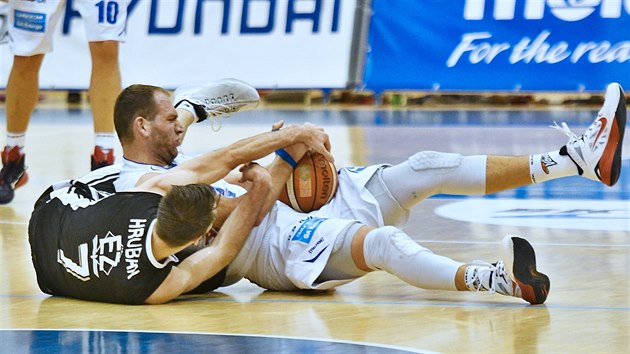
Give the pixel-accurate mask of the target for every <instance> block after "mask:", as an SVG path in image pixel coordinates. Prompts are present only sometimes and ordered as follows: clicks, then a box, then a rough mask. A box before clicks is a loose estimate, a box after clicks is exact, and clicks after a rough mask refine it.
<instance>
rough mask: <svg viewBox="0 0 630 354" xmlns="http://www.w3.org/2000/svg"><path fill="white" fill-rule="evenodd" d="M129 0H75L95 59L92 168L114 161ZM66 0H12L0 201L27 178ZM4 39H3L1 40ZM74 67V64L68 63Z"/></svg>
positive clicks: (91, 92) (9, 198) (7, 199)
mask: <svg viewBox="0 0 630 354" xmlns="http://www.w3.org/2000/svg"><path fill="white" fill-rule="evenodd" d="M129 2H130V0H108V1H102V0H75V1H74V2H73V4H74V7H75V8H76V10H77V11H78V12H79V13H80V14H81V18H82V21H83V23H84V26H85V33H86V36H87V41H88V44H89V49H90V56H91V62H92V69H91V78H90V89H89V95H90V104H91V106H92V114H93V120H94V152H93V154H92V157H91V160H92V162H91V168H92V170H94V169H97V168H99V167H103V166H107V165H111V164H112V163H113V162H114V145H115V143H116V136H115V133H114V123H113V116H114V112H113V107H114V102H115V101H116V97H117V96H118V93H120V90H121V78H120V69H119V65H118V43H119V42H121V41H123V40H124V34H125V25H126V20H127V6H128V4H129ZM65 8H66V1H65V0H48V1H41V0H36V1H32V0H31V1H24V0H9V2H8V7H7V8H4V9H5V10H8V22H7V30H8V37H9V47H10V50H11V52H12V53H13V55H14V57H13V66H12V68H11V73H10V75H9V80H8V82H7V88H6V96H7V97H6V107H7V132H6V136H7V138H6V142H5V146H4V149H3V150H2V164H3V167H2V170H1V171H0V204H7V203H10V202H11V201H12V200H13V197H14V190H15V189H16V188H18V187H21V186H23V185H24V184H26V182H27V181H28V174H27V172H26V167H25V155H24V146H25V142H26V131H27V128H28V124H29V120H30V117H31V114H32V113H33V110H34V109H35V106H36V105H37V102H38V100H39V70H40V67H41V65H42V62H43V60H44V56H45V54H46V53H50V52H52V50H53V36H54V32H55V29H56V27H57V25H58V23H59V21H60V19H61V18H62V17H63V16H62V15H63V11H64V9H65ZM0 40H1V39H0ZM68 70H71V68H68Z"/></svg>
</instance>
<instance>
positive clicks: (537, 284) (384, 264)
mask: <svg viewBox="0 0 630 354" xmlns="http://www.w3.org/2000/svg"><path fill="white" fill-rule="evenodd" d="M352 236H353V237H352ZM351 237H352V241H351V246H350V247H351V250H350V252H348V251H347V249H346V251H345V253H344V252H339V251H337V252H334V253H333V254H332V255H331V256H330V259H329V262H328V264H327V266H326V267H327V268H328V267H329V265H330V266H331V267H337V268H339V267H340V266H339V265H341V264H343V263H342V261H340V260H339V257H340V256H341V257H342V258H344V259H345V262H346V264H345V265H344V268H346V269H350V270H353V269H354V271H352V272H349V271H346V274H357V273H356V271H363V272H370V271H373V270H384V271H386V272H388V273H390V274H393V275H395V276H397V277H398V278H399V279H401V280H403V281H404V282H406V283H408V284H411V285H413V286H416V287H419V288H423V289H427V290H452V291H488V292H490V293H495V292H496V293H499V294H501V295H507V296H514V297H518V298H522V299H524V300H526V301H527V302H529V303H531V304H542V303H543V302H545V300H546V298H547V294H548V292H549V287H550V282H549V278H548V277H547V276H546V275H545V274H542V273H540V272H538V271H537V270H536V255H535V253H534V249H533V248H532V246H531V245H530V244H529V242H527V241H526V240H524V239H522V238H520V237H516V236H508V237H506V238H504V239H503V242H502V251H503V252H502V253H503V254H502V256H503V258H504V259H503V260H502V261H498V262H496V263H494V264H489V263H485V262H476V263H474V264H464V263H461V262H457V261H454V260H452V259H450V258H447V257H444V256H440V255H436V254H434V253H433V252H431V251H430V250H428V249H426V248H424V247H422V246H420V245H418V244H417V243H416V242H415V241H413V240H412V239H411V238H410V237H409V236H408V235H407V234H406V233H404V232H403V231H401V230H399V229H397V228H395V227H392V226H385V227H382V228H378V229H374V228H372V227H369V226H364V227H362V228H361V229H359V230H358V231H357V232H356V233H355V234H354V235H351ZM347 253H350V254H351V256H350V257H349V256H348V255H347ZM350 262H352V263H353V264H351V263H350ZM339 273H341V274H343V272H339ZM326 274H335V272H334V269H324V272H323V273H322V275H326ZM359 274H360V273H359ZM325 280H331V279H325Z"/></svg>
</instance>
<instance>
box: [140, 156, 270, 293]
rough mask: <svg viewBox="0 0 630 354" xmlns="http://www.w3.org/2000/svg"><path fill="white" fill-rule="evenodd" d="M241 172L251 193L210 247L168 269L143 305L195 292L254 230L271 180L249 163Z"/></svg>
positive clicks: (216, 271) (246, 196)
mask: <svg viewBox="0 0 630 354" xmlns="http://www.w3.org/2000/svg"><path fill="white" fill-rule="evenodd" d="M241 172H242V173H243V178H244V179H247V180H248V181H251V182H252V189H251V190H250V191H249V192H248V193H247V195H245V196H244V197H243V199H242V200H241V202H240V203H239V204H238V206H237V207H236V209H234V212H233V213H232V214H231V215H230V216H229V217H228V218H227V220H226V221H225V222H224V224H223V227H222V228H221V231H219V233H218V234H217V237H216V239H215V240H214V242H212V245H210V246H209V247H206V248H203V249H201V250H199V251H197V252H195V253H194V254H192V255H191V256H189V257H188V258H186V259H185V260H183V261H182V263H181V264H179V265H178V266H176V267H173V268H171V272H170V273H169V275H168V276H167V277H166V279H165V280H164V282H163V283H162V284H161V285H160V287H159V288H158V289H157V290H156V291H155V292H154V293H153V294H151V296H150V297H149V298H148V299H147V300H146V303H147V304H162V303H165V302H169V301H171V300H173V299H174V298H176V297H178V296H179V295H181V294H183V293H186V292H188V291H190V290H192V289H195V288H196V287H197V286H199V284H201V282H203V281H205V280H206V279H209V278H211V277H212V276H214V275H215V274H217V273H218V272H219V271H221V270H222V269H223V268H225V267H226V266H227V265H228V264H230V262H232V261H233V260H234V258H236V255H237V254H238V252H239V251H240V250H241V248H242V247H243V244H244V243H245V240H246V239H247V236H248V235H249V233H250V232H251V230H252V228H253V227H254V221H255V220H256V219H257V217H258V215H259V213H260V212H261V208H262V205H263V203H264V200H265V197H266V195H267V194H268V193H269V190H270V188H271V176H270V175H269V172H268V171H267V170H265V169H264V168H263V167H260V166H259V165H257V164H255V163H252V164H248V165H246V166H244V167H243V168H242V169H241ZM219 203H220V201H219Z"/></svg>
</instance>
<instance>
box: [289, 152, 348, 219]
mask: <svg viewBox="0 0 630 354" xmlns="http://www.w3.org/2000/svg"><path fill="white" fill-rule="evenodd" d="M335 192H337V168H336V167H335V164H333V163H332V162H330V161H328V160H326V158H324V155H322V154H320V153H316V152H308V153H306V154H305V155H304V157H302V159H300V161H298V163H297V165H296V166H295V168H294V169H293V173H292V174H291V176H290V177H289V179H288V180H287V183H286V186H285V188H284V189H283V190H282V192H281V193H280V198H279V199H280V201H281V202H283V203H284V204H286V205H288V206H290V207H292V208H293V209H294V210H297V211H299V212H305V213H308V212H310V211H313V210H317V209H319V208H321V207H322V206H323V205H324V204H326V203H328V202H330V200H331V199H332V198H333V196H334V195H335Z"/></svg>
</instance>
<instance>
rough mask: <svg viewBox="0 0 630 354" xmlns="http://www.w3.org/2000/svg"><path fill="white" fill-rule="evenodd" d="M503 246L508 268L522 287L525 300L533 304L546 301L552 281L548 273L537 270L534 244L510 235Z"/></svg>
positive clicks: (511, 275)
mask: <svg viewBox="0 0 630 354" xmlns="http://www.w3.org/2000/svg"><path fill="white" fill-rule="evenodd" d="M503 248H504V250H505V251H506V256H507V257H505V258H506V259H504V262H505V265H506V270H507V272H508V274H509V275H510V277H512V279H513V280H514V282H515V283H516V284H518V286H519V287H520V288H521V297H522V298H523V300H525V301H527V302H529V303H530V304H532V305H540V304H542V303H544V302H545V300H547V295H548V294H549V288H550V287H551V282H550V281H549V277H548V276H547V275H546V274H543V273H540V272H539V271H538V270H536V252H534V248H533V247H532V245H531V244H530V243H529V242H528V241H527V240H525V239H522V238H520V237H515V236H508V237H506V238H504V239H503ZM510 256H511V257H510ZM510 258H511V259H510Z"/></svg>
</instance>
